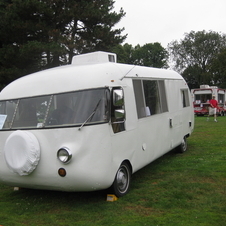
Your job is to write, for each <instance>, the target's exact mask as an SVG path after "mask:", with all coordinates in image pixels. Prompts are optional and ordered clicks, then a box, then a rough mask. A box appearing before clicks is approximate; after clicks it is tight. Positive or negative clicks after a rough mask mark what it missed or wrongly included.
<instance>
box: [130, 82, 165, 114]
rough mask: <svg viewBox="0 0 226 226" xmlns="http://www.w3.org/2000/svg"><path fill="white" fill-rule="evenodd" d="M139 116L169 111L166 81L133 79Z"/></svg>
mask: <svg viewBox="0 0 226 226" xmlns="http://www.w3.org/2000/svg"><path fill="white" fill-rule="evenodd" d="M133 87H134V95H135V100H136V107H137V115H138V118H144V117H148V116H151V115H155V114H160V113H163V112H166V111H168V105H167V99H166V91H165V84H164V81H160V80H133Z"/></svg>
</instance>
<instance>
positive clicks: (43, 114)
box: [0, 52, 194, 197]
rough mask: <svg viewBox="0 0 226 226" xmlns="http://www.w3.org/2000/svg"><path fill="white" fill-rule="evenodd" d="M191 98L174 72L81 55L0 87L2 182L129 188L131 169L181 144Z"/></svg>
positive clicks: (121, 191)
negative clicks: (67, 63) (0, 89)
mask: <svg viewBox="0 0 226 226" xmlns="http://www.w3.org/2000/svg"><path fill="white" fill-rule="evenodd" d="M193 127H194V112H193V104H192V100H191V95H190V92H189V88H188V86H187V84H186V82H185V81H184V79H183V78H182V77H181V76H180V75H179V74H177V73H176V72H174V71H171V70H163V69H156V68H150V67H141V66H134V65H126V64H119V63H116V55H115V54H113V53H106V52H94V53H90V54H84V55H78V56H75V57H74V58H73V61H72V64H71V65H68V66H62V67H57V68H53V69H49V70H45V71H41V72H38V73H34V74H30V75H27V76H24V77H22V78H20V79H17V80H15V81H14V82H12V83H11V84H9V85H8V86H6V87H5V88H4V89H3V90H2V91H1V93H0V182H2V183H5V184H8V185H10V186H14V187H25V188H34V189H49V190H60V191H94V190H101V189H106V188H109V187H111V189H112V192H114V194H115V195H116V196H118V197H120V196H123V195H125V194H126V193H127V192H128V189H129V186H130V181H131V175H132V174H133V173H134V172H136V171H137V170H139V169H141V168H142V167H144V166H145V165H147V164H149V163H150V162H152V161H154V160H155V159H157V158H158V157H160V156H162V155H164V154H165V153H167V152H169V151H170V150H172V149H174V148H176V147H179V148H180V150H181V151H182V152H183V151H185V150H186V149H187V142H186V138H187V137H189V136H190V134H191V133H192V131H193Z"/></svg>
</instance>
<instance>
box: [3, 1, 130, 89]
mask: <svg viewBox="0 0 226 226" xmlns="http://www.w3.org/2000/svg"><path fill="white" fill-rule="evenodd" d="M113 9H114V1H113V0H2V1H1V3H0V15H1V20H0V40H1V41H0V84H1V85H6V84H7V83H9V82H10V81H12V80H14V79H16V78H18V77H20V76H23V75H25V74H28V73H32V72H35V71H38V70H42V69H45V68H50V67H54V66H59V65H63V64H68V63H70V62H71V59H72V57H73V56H74V55H76V54H80V53H86V52H90V51H96V50H102V51H111V49H112V48H113V47H114V46H116V45H118V44H120V43H122V42H123V41H124V40H125V38H126V35H125V36H122V35H121V33H122V31H123V30H124V28H122V29H114V26H115V24H117V23H118V22H119V21H120V20H121V18H122V17H123V16H124V15H125V13H124V11H123V9H121V10H120V12H119V13H116V12H115V11H113Z"/></svg>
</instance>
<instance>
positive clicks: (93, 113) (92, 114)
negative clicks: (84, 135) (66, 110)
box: [78, 99, 101, 130]
mask: <svg viewBox="0 0 226 226" xmlns="http://www.w3.org/2000/svg"><path fill="white" fill-rule="evenodd" d="M100 102H101V99H100V100H99V101H98V103H97V105H96V107H95V108H94V110H93V112H92V113H91V114H90V116H89V117H88V118H87V119H86V120H85V122H83V123H82V125H81V126H80V127H79V128H78V130H81V129H82V127H83V126H84V125H85V124H86V123H87V122H88V121H89V120H90V119H91V118H92V117H93V116H94V115H95V113H96V111H97V108H98V106H99V104H100Z"/></svg>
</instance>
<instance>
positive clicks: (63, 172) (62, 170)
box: [58, 168, 67, 177]
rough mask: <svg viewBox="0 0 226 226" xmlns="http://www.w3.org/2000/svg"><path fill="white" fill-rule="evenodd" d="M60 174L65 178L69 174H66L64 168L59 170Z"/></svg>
mask: <svg viewBox="0 0 226 226" xmlns="http://www.w3.org/2000/svg"><path fill="white" fill-rule="evenodd" d="M58 174H59V175H60V176H61V177H65V176H66V174H67V172H66V170H65V169H64V168H60V169H59V170H58Z"/></svg>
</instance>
